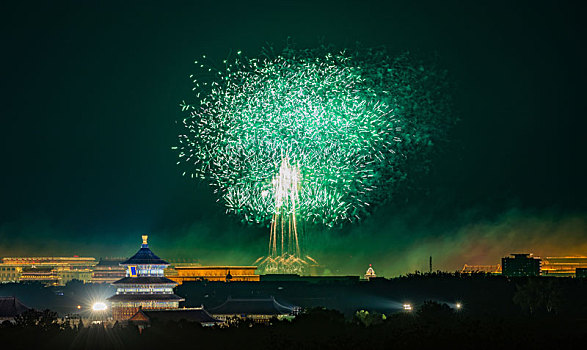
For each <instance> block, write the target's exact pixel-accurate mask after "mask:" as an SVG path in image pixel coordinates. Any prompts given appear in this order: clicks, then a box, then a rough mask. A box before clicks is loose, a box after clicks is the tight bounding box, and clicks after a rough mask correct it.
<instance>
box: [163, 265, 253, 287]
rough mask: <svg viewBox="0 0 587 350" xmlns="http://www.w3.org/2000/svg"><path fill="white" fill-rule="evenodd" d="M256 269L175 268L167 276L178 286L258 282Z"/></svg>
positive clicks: (241, 267) (230, 267) (231, 267)
mask: <svg viewBox="0 0 587 350" xmlns="http://www.w3.org/2000/svg"><path fill="white" fill-rule="evenodd" d="M256 269H257V267H256V266H175V267H174V268H173V269H167V270H166V271H165V276H166V277H168V278H169V279H171V280H173V281H175V282H177V283H178V284H182V283H183V282H189V281H220V282H231V281H248V282H258V281H259V275H256V274H255V270H256Z"/></svg>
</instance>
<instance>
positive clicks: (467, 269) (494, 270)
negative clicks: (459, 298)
mask: <svg viewBox="0 0 587 350" xmlns="http://www.w3.org/2000/svg"><path fill="white" fill-rule="evenodd" d="M475 272H485V273H490V274H494V275H498V274H501V265H500V264H497V265H468V264H465V266H463V269H462V270H461V273H475Z"/></svg>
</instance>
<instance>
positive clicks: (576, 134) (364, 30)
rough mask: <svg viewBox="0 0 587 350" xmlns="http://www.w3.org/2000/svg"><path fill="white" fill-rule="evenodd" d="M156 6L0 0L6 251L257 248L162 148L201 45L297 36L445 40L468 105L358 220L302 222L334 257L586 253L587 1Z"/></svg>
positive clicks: (304, 41)
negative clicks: (422, 171)
mask: <svg viewBox="0 0 587 350" xmlns="http://www.w3.org/2000/svg"><path fill="white" fill-rule="evenodd" d="M120 3H124V4H122V5H121V4H120ZM157 3H159V4H157V5H155V2H153V3H151V2H145V1H125V2H120V1H50V2H38V3H36V2H30V1H26V2H25V1H13V2H2V4H1V5H0V27H1V31H0V32H1V34H0V35H1V38H2V41H1V42H2V54H1V56H0V57H1V58H0V60H1V61H0V66H1V69H2V76H1V79H0V84H1V85H0V86H1V90H2V91H1V92H2V95H1V96H2V103H1V104H0V108H1V109H0V115H1V118H2V119H1V120H2V124H1V128H0V132H1V135H2V136H1V138H0V145H1V146H0V155H1V158H0V159H1V172H0V256H10V255H17V254H27V255H33V254H39V255H49V254H67V255H71V254H76V253H78V254H86V255H95V256H108V255H127V254H130V253H132V252H133V251H134V250H135V249H136V248H137V246H138V244H140V242H139V237H138V236H139V235H140V234H142V233H145V232H148V233H150V234H151V235H152V240H151V242H152V244H154V245H157V244H158V245H159V247H160V248H159V252H161V253H165V254H166V255H167V256H173V255H177V256H181V257H193V258H197V259H200V260H201V261H202V262H203V263H207V262H211V263H212V262H214V263H217V262H225V263H241V264H248V263H250V262H251V259H252V258H256V257H257V256H259V255H262V254H264V253H265V247H266V243H265V239H266V235H267V234H266V232H265V231H266V229H264V228H258V227H251V226H245V225H241V224H239V223H238V220H237V219H235V218H229V219H227V217H226V216H225V215H224V212H223V208H222V207H221V206H220V205H219V204H217V203H216V198H215V197H214V195H213V194H212V193H211V190H210V188H209V187H208V186H207V185H206V184H202V183H195V182H192V181H189V180H188V179H185V178H183V177H181V176H180V175H181V172H180V171H179V169H178V168H177V166H176V165H175V163H176V153H174V152H173V151H172V150H171V146H173V145H174V144H175V142H176V135H177V133H178V132H179V129H178V127H177V126H176V124H175V121H176V120H178V119H180V118H181V113H180V109H179V108H178V104H179V102H181V100H184V99H186V100H189V99H190V98H191V95H190V93H191V82H190V79H189V75H190V74H191V73H193V72H194V71H195V69H194V65H193V61H194V59H196V58H197V57H199V56H201V55H202V54H207V55H208V56H210V57H213V58H217V59H218V60H221V59H223V58H224V57H226V56H227V55H228V53H229V52H230V50H233V51H234V50H243V51H244V52H245V53H247V54H250V55H255V54H256V53H258V52H259V48H260V47H261V46H263V45H264V44H265V43H267V42H268V43H273V44H275V45H276V46H280V45H283V43H284V42H285V41H286V40H287V38H288V37H292V38H294V40H295V41H296V42H297V43H298V45H300V46H311V45H315V44H316V43H318V42H319V40H320V39H322V38H324V39H326V41H328V42H332V43H334V44H336V45H338V46H340V47H344V46H349V45H353V43H354V42H355V41H360V42H362V43H363V45H364V46H378V45H385V46H386V47H387V48H388V49H389V51H390V52H391V53H392V54H393V53H399V52H402V51H410V52H413V53H416V54H418V55H422V56H432V55H437V56H438V57H439V61H440V64H441V66H443V67H445V68H446V69H447V70H448V71H449V74H450V76H451V79H452V80H453V81H454V85H455V89H454V91H453V96H454V100H455V110H456V111H457V114H458V117H459V118H460V119H461V120H460V122H459V124H458V125H457V127H456V128H455V129H454V130H452V132H451V134H450V140H451V141H450V143H449V144H448V145H446V146H445V147H444V149H443V150H442V152H440V153H438V154H437V155H435V156H434V157H433V159H432V160H433V163H432V171H431V172H430V173H429V174H426V175H420V176H419V177H418V178H416V179H412V181H411V183H412V184H414V185H413V186H411V188H410V190H409V191H407V193H405V194H403V195H402V196H401V198H398V199H397V200H392V201H391V202H390V203H388V204H386V205H384V206H381V207H380V208H379V209H378V210H376V211H375V212H374V213H373V215H371V216H370V217H368V218H366V219H365V220H364V221H363V222H362V223H360V224H356V225H350V226H348V227H345V228H344V229H343V230H335V231H331V232H320V233H308V235H309V236H311V237H310V238H309V240H310V241H312V242H313V243H311V244H309V245H311V246H312V247H313V249H314V254H315V255H316V256H318V257H321V258H322V259H323V261H325V264H326V265H328V268H329V269H330V270H331V271H335V272H349V273H350V272H352V273H359V272H361V271H362V270H364V267H365V266H366V264H368V263H369V262H370V261H371V260H373V261H374V262H377V263H379V264H380V266H381V267H380V270H382V271H385V272H387V273H389V274H391V273H400V272H406V271H407V270H409V269H412V270H413V269H415V268H421V266H423V265H425V263H424V261H426V262H427V256H428V255H434V256H436V257H438V259H439V260H438V261H439V264H440V266H441V267H446V268H453V267H459V266H462V264H463V263H465V262H471V260H474V261H477V262H479V263H497V262H498V261H497V259H498V258H499V255H500V254H507V253H510V252H511V251H509V250H511V249H514V248H518V249H526V250H534V251H536V252H538V253H540V254H563V253H573V254H584V255H587V244H586V243H585V242H586V241H587V228H586V222H587V220H586V211H587V200H586V198H587V185H586V184H585V180H586V162H585V160H586V159H585V158H586V157H585V150H586V149H587V148H586V138H585V136H584V133H585V130H586V127H587V122H586V118H585V114H586V113H585V111H586V110H587V109H586V106H585V103H586V97H587V94H586V93H587V88H586V81H587V70H586V68H585V62H587V45H585V43H586V42H587V40H586V35H585V34H586V30H585V25H584V24H583V23H584V19H585V15H586V11H584V9H583V8H582V7H580V5H579V4H580V2H563V1H558V2H555V1H549V2H544V3H537V2H536V1H528V2H517V1H516V2H515V3H514V2H512V1H487V2H482V3H481V4H479V2H477V1H474V2H471V1H461V2H450V1H449V2H445V1H430V2H422V1H398V2H391V1H263V2H257V1H233V2H223V1H207V2H206V1H165V2H157ZM163 3H165V4H163ZM389 3H394V4H389ZM463 242H465V243H463ZM479 242H484V243H483V244H481V243H479ZM504 242H505V243H504ZM577 242H579V243H580V244H577ZM349 243H350V244H349ZM476 243H479V244H476ZM503 244H505V245H503ZM516 244H519V245H516ZM349 245H350V246H354V247H356V248H355V249H356V251H354V250H352V249H350V248H348V246H349ZM495 245H499V246H500V247H502V248H499V249H490V248H488V247H489V246H491V247H495ZM472 246H475V247H476V249H473V250H471V247H472ZM455 247H456V248H455ZM569 249H570V250H569ZM155 250H156V251H157V249H155ZM571 250H572V251H571ZM471 251H474V252H475V255H471V254H472V253H471ZM467 252H468V253H467ZM165 254H163V255H165ZM349 257H350V258H349ZM424 257H426V259H424ZM349 259H351V262H348V261H349ZM353 259H354V260H353ZM253 260H254V259H253ZM342 261H345V262H346V263H342Z"/></svg>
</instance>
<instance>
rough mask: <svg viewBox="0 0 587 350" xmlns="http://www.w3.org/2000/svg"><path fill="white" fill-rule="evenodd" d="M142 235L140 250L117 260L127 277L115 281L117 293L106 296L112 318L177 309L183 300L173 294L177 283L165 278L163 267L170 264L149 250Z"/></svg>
mask: <svg viewBox="0 0 587 350" xmlns="http://www.w3.org/2000/svg"><path fill="white" fill-rule="evenodd" d="M147 238H148V237H147V236H143V244H142V245H141V249H139V251H138V252H137V253H136V254H135V255H133V256H132V257H131V258H130V259H128V260H126V261H124V262H122V263H120V265H121V266H123V267H125V269H126V277H124V278H122V279H120V280H118V281H116V282H114V283H113V285H114V286H115V287H116V294H115V295H113V296H111V297H110V298H108V300H109V301H110V302H111V309H112V317H113V319H114V320H115V321H123V320H128V319H129V318H131V317H132V316H133V315H135V314H136V313H137V311H139V309H142V310H156V309H177V308H178V307H179V302H180V301H183V300H184V299H183V298H181V297H179V296H177V295H175V294H173V287H175V286H176V285H177V283H176V282H174V281H172V280H170V279H168V278H166V277H165V276H164V273H163V270H164V269H165V268H166V267H167V266H169V263H168V262H166V261H164V260H162V259H161V258H159V257H158V256H156V255H155V254H153V252H152V251H151V249H149V244H148V243H147Z"/></svg>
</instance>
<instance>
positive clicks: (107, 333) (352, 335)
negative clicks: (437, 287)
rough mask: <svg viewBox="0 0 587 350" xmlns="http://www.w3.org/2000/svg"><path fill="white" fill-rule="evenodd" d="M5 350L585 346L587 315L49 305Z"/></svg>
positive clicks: (1, 335) (0, 331) (25, 319)
mask: <svg viewBox="0 0 587 350" xmlns="http://www.w3.org/2000/svg"><path fill="white" fill-rule="evenodd" d="M0 339H2V348H5V349H33V348H34V349H172V348H179V349H184V348H198V349H201V348H203V349H206V348H214V349H462V348H467V349H514V348H515V349H523V348H533V349H561V348H583V347H584V345H585V344H587V343H586V341H587V323H586V320H585V319H582V320H581V319H573V318H565V317H559V316H556V315H540V316H538V315H528V316H525V317H513V318H502V317H472V316H470V315H467V314H466V313H462V312H458V311H456V310H454V309H453V308H451V307H449V306H448V305H446V304H441V303H437V302H433V301H430V302H424V303H422V304H421V305H420V306H419V307H418V308H417V309H416V310H414V311H412V312H400V313H396V314H393V315H389V316H384V315H382V314H379V313H376V312H366V311H360V312H357V313H356V314H355V315H354V316H353V317H352V318H351V319H348V318H345V317H344V315H343V314H342V313H340V312H338V311H334V310H328V309H322V308H314V309H309V310H306V311H305V312H303V313H302V314H300V315H298V316H297V317H296V318H295V319H294V320H293V321H278V320H272V321H271V322H269V323H268V324H253V323H250V322H247V321H237V322H233V324H232V325H231V326H230V327H224V328H220V327H207V328H204V327H201V326H200V325H199V324H197V323H190V322H185V321H178V322H165V323H159V322H156V321H155V322H153V323H152V325H151V326H150V327H147V328H145V329H144V330H142V332H141V331H139V328H138V327H137V326H134V325H127V326H124V325H119V324H117V325H115V326H114V327H113V328H104V327H103V326H102V325H93V326H90V327H70V326H69V325H67V324H59V323H58V322H57V319H56V314H55V313H54V312H51V311H48V310H46V311H43V312H40V311H39V312H36V311H30V312H27V314H26V315H23V316H21V317H19V318H18V319H17V321H16V324H14V325H13V324H11V323H10V324H9V323H7V322H6V323H3V324H2V325H1V326H0Z"/></svg>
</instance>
